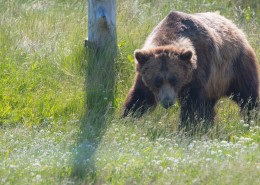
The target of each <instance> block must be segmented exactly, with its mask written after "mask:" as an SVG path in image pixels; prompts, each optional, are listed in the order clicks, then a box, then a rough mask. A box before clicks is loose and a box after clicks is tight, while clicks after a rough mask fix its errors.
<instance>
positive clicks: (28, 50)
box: [0, 0, 260, 184]
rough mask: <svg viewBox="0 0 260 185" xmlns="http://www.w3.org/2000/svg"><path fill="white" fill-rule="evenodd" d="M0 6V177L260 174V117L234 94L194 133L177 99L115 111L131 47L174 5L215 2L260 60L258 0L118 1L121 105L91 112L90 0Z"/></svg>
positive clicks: (154, 180)
mask: <svg viewBox="0 0 260 185" xmlns="http://www.w3.org/2000/svg"><path fill="white" fill-rule="evenodd" d="M0 5H1V6H0V145H1V147H0V160H1V161H2V162H1V163H0V184H259V183H260V178H259V177H260V165H259V164H260V157H259V156H260V150H259V143H260V127H259V123H257V122H256V121H252V123H251V127H250V128H249V127H248V125H247V124H245V122H244V120H243V118H242V117H241V116H240V114H239V109H238V106H237V105H236V104H235V103H233V102H232V101H230V100H229V99H228V98H226V99H222V100H221V101H219V102H218V104H217V109H216V111H217V117H216V123H215V126H214V127H213V128H212V129H211V130H210V131H209V132H208V133H206V134H201V133H198V134H197V135H196V136H194V138H189V137H185V136H183V135H181V134H179V133H178V132H177V125H178V122H179V118H178V116H179V111H180V108H179V106H178V104H177V105H175V106H174V107H173V108H172V109H170V110H164V109H163V108H161V107H160V106H158V107H157V108H156V110H155V111H154V112H152V113H149V114H146V115H144V117H143V118H140V119H135V118H127V119H120V118H119V117H120V108H121V106H122V104H123V102H124V99H125V96H126V94H127V92H128V90H129V88H130V87H131V85H132V83H133V80H134V75H135V72H134V61H133V52H134V50H135V49H137V48H141V47H142V44H143V42H144V40H145V38H146V37H147V35H148V34H149V33H150V31H151V30H152V29H153V27H154V26H155V25H157V24H158V22H159V21H160V20H161V19H162V18H163V17H165V16H166V15H167V14H168V13H169V12H170V11H171V10H178V11H185V12H187V13H195V12H204V11H219V12H220V14H222V15H224V16H226V17H227V18H229V19H231V20H233V21H234V22H235V23H236V24H237V25H238V26H239V27H240V28H241V29H243V30H244V31H245V32H246V34H247V36H248V40H249V41H250V43H251V45H252V47H253V48H254V49H255V51H256V53H257V58H258V59H260V47H259V44H260V34H259V30H260V28H259V27H260V16H259V15H260V14H259V13H260V12H259V8H260V7H259V3H258V1H257V0H249V1H243V0H239V1H235V0H230V1H224V0H220V1H215V0H191V1H177V0H176V1H159V0H152V1H148V0H135V1H126V0H119V1H118V2H117V7H118V8H117V10H118V14H117V33H118V47H119V53H118V58H117V60H116V61H115V69H116V82H115V102H114V106H115V107H114V108H115V113H114V114H111V113H109V112H107V113H106V114H103V115H100V114H99V112H96V113H94V114H92V115H91V116H89V115H88V114H86V106H85V102H86V91H87V90H88V89H86V86H85V81H86V80H87V79H86V69H87V60H86V57H85V51H84V48H83V46H84V37H85V36H86V35H87V2H86V1H76V0H71V1H62V0H50V1H45V0H38V1H35V0H9V1H3V0H0ZM86 123H87V124H86ZM96 123H99V124H104V123H105V125H102V126H101V127H97V126H96V125H97V124H96Z"/></svg>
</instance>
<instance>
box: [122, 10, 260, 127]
mask: <svg viewBox="0 0 260 185" xmlns="http://www.w3.org/2000/svg"><path fill="white" fill-rule="evenodd" d="M135 61H136V79H135V83H134V85H133V87H132V88H131V90H130V92H129V94H128V96H127V99H126V102H125V104H124V110H123V116H127V115H129V114H131V115H133V114H134V115H135V116H141V115H142V114H143V113H144V112H146V111H147V110H148V109H150V108H153V107H155V106H156V104H157V102H160V103H161V104H162V106H163V107H165V108H168V107H169V106H171V105H172V104H174V103H175V100H176V99H178V100H179V103H180V106H181V123H182V124H181V126H182V127H186V126H187V123H194V122H196V121H195V120H196V117H198V118H199V120H200V119H203V120H206V121H210V122H212V121H213V119H214V115H215V113H214V106H215V104H216V102H217V100H219V99H220V98H221V97H223V96H231V98H232V99H233V100H234V101H235V102H237V103H238V104H239V106H240V107H241V110H244V109H245V108H247V110H248V111H251V110H252V109H254V108H256V109H258V107H259V103H258V101H259V69H258V64H257V59H256V55H255V52H254V51H253V49H252V48H251V46H250V45H249V43H248V41H247V39H246V36H245V35H244V33H243V32H242V31H241V30H240V29H238V28H237V27H236V26H235V25H234V24H233V23H232V22H231V21H229V20H227V19H226V18H224V17H222V16H220V15H219V14H216V13H197V14H186V13H182V12H171V13H170V14H169V15H168V16H166V17H165V18H164V19H163V20H162V21H161V22H160V23H159V24H158V26H157V27H155V29H154V30H153V31H152V33H151V34H150V35H149V36H148V38H147V40H146V42H145V44H144V46H143V48H142V49H141V50H136V51H135Z"/></svg>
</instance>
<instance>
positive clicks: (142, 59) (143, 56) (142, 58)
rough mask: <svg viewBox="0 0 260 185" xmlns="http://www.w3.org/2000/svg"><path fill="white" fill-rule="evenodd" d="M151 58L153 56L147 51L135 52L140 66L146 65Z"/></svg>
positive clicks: (138, 50)
mask: <svg viewBox="0 0 260 185" xmlns="http://www.w3.org/2000/svg"><path fill="white" fill-rule="evenodd" d="M150 57H151V55H150V54H149V53H147V52H146V51H143V50H140V49H137V50H135V59H136V61H137V62H138V63H139V64H140V65H143V64H145V63H146V62H147V61H148V60H149V59H150Z"/></svg>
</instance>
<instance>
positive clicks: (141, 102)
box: [122, 76, 156, 117]
mask: <svg viewBox="0 0 260 185" xmlns="http://www.w3.org/2000/svg"><path fill="white" fill-rule="evenodd" d="M155 106H156V100H155V97H154V95H153V93H152V92H151V91H150V90H149V89H148V88H147V87H146V86H145V85H144V83H143V82H142V79H141V77H140V76H137V77H136V80H135V84H134V86H133V87H132V88H131V89H130V91H129V93H128V95H127V98H126V101H125V103H124V107H123V113H122V114H123V115H122V116H123V117H126V116H128V115H131V116H134V117H140V116H142V115H143V114H144V113H145V112H147V111H148V110H149V109H151V108H153V107H155Z"/></svg>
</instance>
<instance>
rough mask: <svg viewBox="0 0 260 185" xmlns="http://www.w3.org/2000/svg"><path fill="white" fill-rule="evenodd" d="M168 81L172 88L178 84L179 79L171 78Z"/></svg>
mask: <svg viewBox="0 0 260 185" xmlns="http://www.w3.org/2000/svg"><path fill="white" fill-rule="evenodd" d="M168 80H169V83H170V84H171V85H172V86H175V85H176V84H177V78H176V77H175V76H171V77H170V78H169V79H168Z"/></svg>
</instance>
